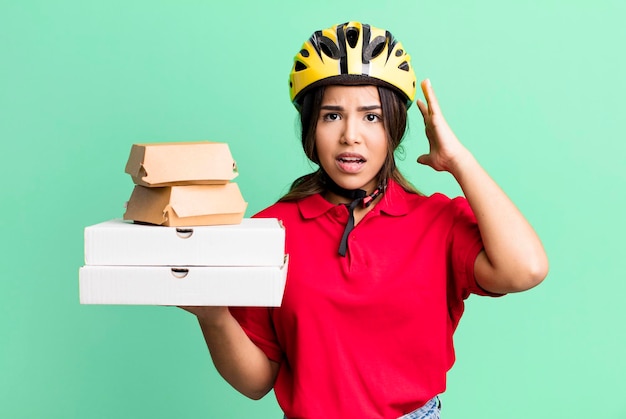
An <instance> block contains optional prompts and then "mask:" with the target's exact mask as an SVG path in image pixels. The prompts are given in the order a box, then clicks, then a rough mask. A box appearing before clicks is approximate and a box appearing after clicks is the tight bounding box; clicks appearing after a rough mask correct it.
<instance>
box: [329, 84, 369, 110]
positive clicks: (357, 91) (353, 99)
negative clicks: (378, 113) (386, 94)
mask: <svg viewBox="0 0 626 419" xmlns="http://www.w3.org/2000/svg"><path fill="white" fill-rule="evenodd" d="M322 103H323V104H330V103H332V104H342V105H346V106H348V105H359V106H362V105H368V106H371V105H380V97H379V95H378V88H377V87H376V86H372V85H365V86H340V85H332V86H326V88H325V89H324V97H323V98H322Z"/></svg>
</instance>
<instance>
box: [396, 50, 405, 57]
mask: <svg viewBox="0 0 626 419" xmlns="http://www.w3.org/2000/svg"><path fill="white" fill-rule="evenodd" d="M402 54H404V51H403V50H401V49H399V50H397V51H396V57H400V56H401V55H402Z"/></svg>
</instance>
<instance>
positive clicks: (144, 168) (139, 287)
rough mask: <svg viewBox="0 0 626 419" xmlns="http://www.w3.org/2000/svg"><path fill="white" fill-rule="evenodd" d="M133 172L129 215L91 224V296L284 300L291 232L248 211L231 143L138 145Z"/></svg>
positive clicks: (84, 292)
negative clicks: (248, 215) (287, 241)
mask: <svg viewBox="0 0 626 419" xmlns="http://www.w3.org/2000/svg"><path fill="white" fill-rule="evenodd" d="M126 172H127V173H128V174H130V175H131V177H132V179H133V182H134V183H135V187H134V189H133V192H132V194H131V197H130V199H129V201H128V202H127V205H126V212H125V213H124V217H123V219H114V220H109V221H105V222H102V223H99V224H96V225H92V226H89V227H86V228H85V266H83V267H81V268H80V271H79V289H80V302H81V303H82V304H140V305H144V304H145V305H178V306H192V305H228V306H279V305H280V303H281V301H282V295H283V290H284V286H285V279H286V274H287V257H286V256H285V254H284V247H285V230H284V228H283V226H282V224H281V223H280V221H279V220H277V219H272V218H266V219H261V218H254V219H253V218H244V213H245V210H246V206H247V203H246V202H245V201H244V199H243V197H242V196H241V192H240V190H239V188H238V186H237V184H236V183H235V182H233V179H234V178H235V177H236V176H237V174H238V172H237V167H236V164H235V162H234V160H233V158H232V155H231V153H230V150H229V148H228V144H226V143H216V142H208V141H205V142H192V143H155V144H135V145H133V146H132V149H131V152H130V156H129V159H128V162H127V165H126Z"/></svg>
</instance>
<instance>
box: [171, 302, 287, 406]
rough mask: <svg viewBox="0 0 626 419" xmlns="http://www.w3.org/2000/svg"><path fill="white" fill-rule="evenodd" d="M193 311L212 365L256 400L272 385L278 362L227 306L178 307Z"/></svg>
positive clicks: (233, 384)
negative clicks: (251, 336) (247, 332)
mask: <svg viewBox="0 0 626 419" xmlns="http://www.w3.org/2000/svg"><path fill="white" fill-rule="evenodd" d="M181 308H183V309H184V310H187V311H189V312H190V313H192V314H195V315H196V317H197V318H198V322H199V323H200V328H201V329H202V334H203V335H204V340H205V342H206V344H207V347H208V348H209V352H210V353H211V358H212V359H213V363H214V364H215V368H216V369H217V371H218V372H219V373H220V374H221V376H222V377H224V379H225V380H226V381H227V382H228V383H229V384H230V385H231V386H233V387H234V388H235V389H236V390H237V391H239V392H240V393H242V394H243V395H245V396H247V397H250V398H251V399H255V400H258V399H260V398H262V397H263V396H265V395H266V394H267V393H268V392H269V391H270V390H271V389H272V387H273V386H274V381H275V379H276V375H277V373H278V366H279V364H278V363H277V362H274V361H272V360H270V359H269V358H268V357H267V356H266V355H265V353H264V352H263V351H262V350H261V349H260V348H259V347H258V346H256V345H255V344H254V343H253V342H252V341H251V340H250V338H248V336H247V335H246V333H245V332H244V330H243V329H242V328H241V326H240V325H239V323H238V322H237V320H235V318H234V317H233V316H232V315H231V314H230V311H229V310H228V308H227V307H181Z"/></svg>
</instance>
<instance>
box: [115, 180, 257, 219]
mask: <svg viewBox="0 0 626 419" xmlns="http://www.w3.org/2000/svg"><path fill="white" fill-rule="evenodd" d="M247 206H248V203H247V202H245V201H244V199H243V196H242V195H241V192H240V190H239V186H237V184H236V183H233V182H230V183H226V184H224V185H183V186H162V187H153V188H148V187H145V186H141V185H136V186H135V188H134V189H133V193H132V194H131V197H130V199H129V201H128V203H127V204H126V212H125V213H124V219H125V220H133V221H139V222H145V223H150V224H156V225H165V226H193V225H198V226H200V225H220V224H238V223H240V222H241V220H242V219H243V215H244V213H245V211H246V207H247Z"/></svg>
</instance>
